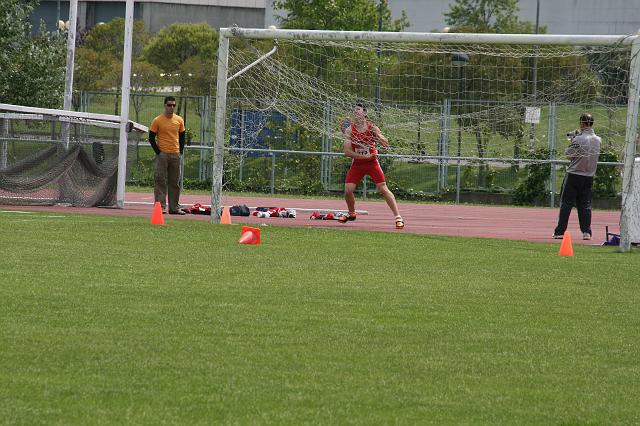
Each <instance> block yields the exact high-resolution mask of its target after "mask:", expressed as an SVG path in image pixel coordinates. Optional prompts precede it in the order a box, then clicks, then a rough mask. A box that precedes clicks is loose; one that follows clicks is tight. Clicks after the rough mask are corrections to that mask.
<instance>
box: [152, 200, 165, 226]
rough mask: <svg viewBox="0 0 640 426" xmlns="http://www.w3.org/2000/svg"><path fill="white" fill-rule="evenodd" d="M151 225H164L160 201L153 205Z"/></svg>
mask: <svg viewBox="0 0 640 426" xmlns="http://www.w3.org/2000/svg"><path fill="white" fill-rule="evenodd" d="M151 224H152V225H164V216H162V206H161V205H160V201H156V203H155V204H154V205H153V213H151Z"/></svg>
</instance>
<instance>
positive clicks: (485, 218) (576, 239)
mask: <svg viewBox="0 0 640 426" xmlns="http://www.w3.org/2000/svg"><path fill="white" fill-rule="evenodd" d="M125 200H126V201H125V208H124V209H115V208H98V207H92V208H81V207H64V206H28V207H27V206H0V211H3V210H4V211H6V210H12V211H16V210H20V211H48V212H65V213H80V214H101V215H118V216H149V217H150V216H151V211H152V208H153V206H152V204H153V194H151V193H132V192H130V193H127V194H126V198H125ZM222 201H223V204H224V205H225V206H231V205H236V204H246V205H248V206H249V207H257V206H265V207H287V208H297V209H310V210H342V211H344V209H345V203H344V201H341V200H314V199H288V198H271V197H269V198H267V197H242V196H223V197H222ZM180 202H181V204H182V205H183V206H190V205H192V204H195V203H200V204H210V203H211V199H210V197H208V196H205V195H183V196H182V197H181V199H180ZM399 207H400V213H401V214H402V216H403V218H404V220H405V228H404V229H403V230H396V229H395V227H394V218H393V214H392V213H391V211H390V210H389V208H388V207H387V205H386V204H385V203H384V202H383V201H357V202H356V209H357V210H366V211H367V212H368V214H367V215H359V216H358V219H357V220H356V221H355V222H348V223H346V224H341V223H338V221H335V220H311V219H309V216H310V215H311V212H310V211H309V212H306V211H305V212H302V211H298V215H297V217H296V218H295V219H284V218H257V217H253V216H250V217H238V216H233V217H232V220H233V222H234V223H243V224H253V225H260V224H268V225H278V226H297V227H314V228H340V229H345V230H353V229H359V230H367V231H383V232H405V233H407V232H408V233H414V234H429V235H450V236H460V237H483V238H497V239H505V240H524V241H532V242H541V243H550V242H555V243H559V240H553V239H551V235H552V234H553V228H554V227H555V224H556V220H557V217H558V209H551V208H516V207H495V206H469V205H448V204H416V203H404V202H403V203H400V204H399ZM0 217H2V216H0ZM165 218H166V219H167V220H174V219H175V220H204V221H208V220H210V217H209V216H200V215H186V216H177V215H167V216H165ZM619 221H620V212H619V211H609V210H594V212H593V219H592V225H591V227H592V230H593V233H594V235H593V240H591V241H583V240H582V238H581V233H580V228H579V226H578V218H577V212H576V211H575V209H574V211H573V212H572V214H571V219H570V220H569V231H570V232H571V236H572V242H573V243H574V244H576V243H578V244H581V243H584V244H599V243H602V242H604V240H605V226H609V231H610V232H616V233H617V232H618V231H619V229H620V228H619Z"/></svg>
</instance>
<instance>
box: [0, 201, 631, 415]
mask: <svg viewBox="0 0 640 426" xmlns="http://www.w3.org/2000/svg"><path fill="white" fill-rule="evenodd" d="M0 233H1V235H2V245H0V330H1V332H0V348H1V349H0V419H2V422H3V423H8V424H13V423H15V424H107V423H109V424H110V423H127V424H138V423H146V424H159V423H181V424H194V423H207V424H220V423H222V424H305V423H306V424H366V425H369V424H393V423H395V424H424V423H432V424H477V423H492V424H495V423H502V424H637V423H638V422H640V364H639V361H638V344H639V342H640V316H638V306H640V287H639V286H638V265H639V264H640V254H639V253H638V251H634V252H632V253H629V254H618V253H617V252H616V251H615V249H614V248H608V247H591V246H576V247H575V257H573V258H560V257H558V256H557V249H558V246H557V245H556V244H531V243H525V242H508V241H499V240H483V239H463V238H453V237H431V236H423V235H412V234H393V233H369V232H357V231H352V232H349V231H334V230H326V229H324V230H323V229H295V228H279V227H272V226H269V227H264V228H263V229H262V239H263V244H261V245H259V246H242V245H238V244H237V240H238V238H239V234H240V229H239V227H238V226H234V225H232V226H219V225H218V226H214V225H210V224H208V223H204V222H201V221H186V220H175V221H173V220H171V219H169V220H168V222H167V225H166V226H164V227H155V226H151V225H149V224H148V219H142V218H123V217H100V216H89V215H66V214H64V215H60V214H51V213H32V214H16V213H6V212H3V213H0Z"/></svg>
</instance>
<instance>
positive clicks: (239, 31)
mask: <svg viewBox="0 0 640 426" xmlns="http://www.w3.org/2000/svg"><path fill="white" fill-rule="evenodd" d="M220 35H221V36H224V37H227V38H233V37H243V38H248V39H262V40H267V39H275V40H277V39H281V40H296V39H298V40H340V41H370V42H403V43H418V42H419V43H442V44H460V43H474V44H505V43H509V44H529V45H568V46H612V45H616V44H622V45H631V44H632V43H633V42H634V41H635V40H636V39H637V38H638V37H640V36H638V35H560V34H474V33H410V32H384V31H381V32H374V31H324V30H282V29H260V28H238V27H233V28H221V29H220Z"/></svg>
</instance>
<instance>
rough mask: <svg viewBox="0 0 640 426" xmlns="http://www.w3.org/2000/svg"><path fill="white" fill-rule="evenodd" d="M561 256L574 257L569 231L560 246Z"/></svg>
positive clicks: (565, 232) (565, 233)
mask: <svg viewBox="0 0 640 426" xmlns="http://www.w3.org/2000/svg"><path fill="white" fill-rule="evenodd" d="M558 254H559V255H560V256H567V257H571V256H573V246H572V245H571V234H570V233H569V231H564V235H563V236H562V244H560V252H559V253H558Z"/></svg>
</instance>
